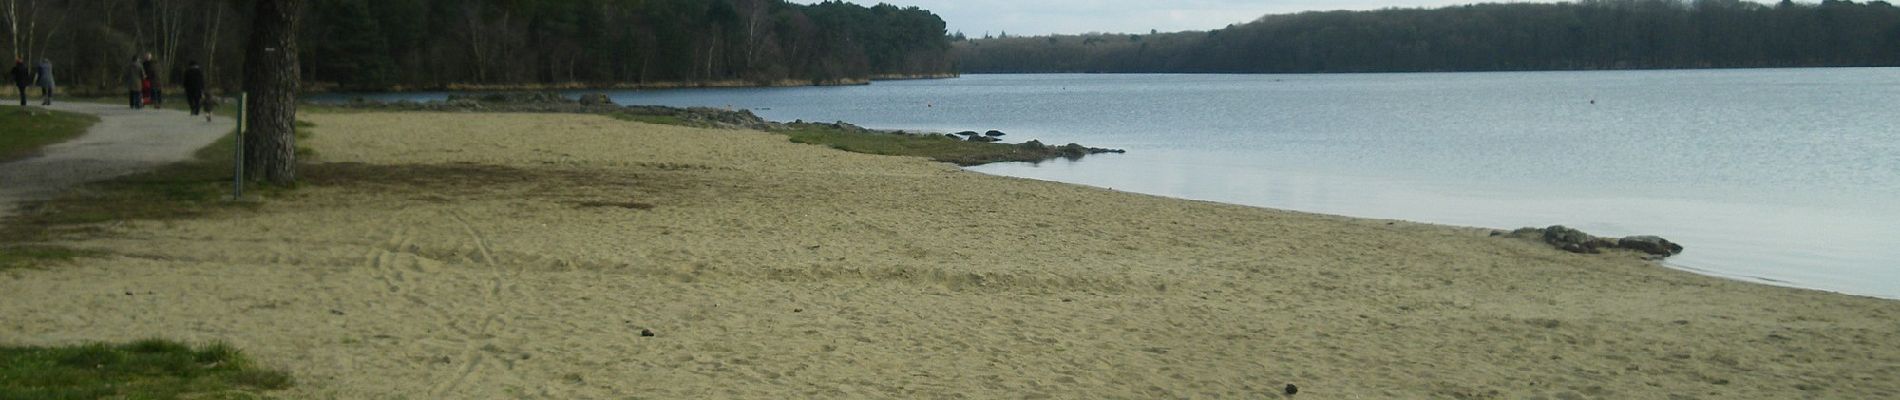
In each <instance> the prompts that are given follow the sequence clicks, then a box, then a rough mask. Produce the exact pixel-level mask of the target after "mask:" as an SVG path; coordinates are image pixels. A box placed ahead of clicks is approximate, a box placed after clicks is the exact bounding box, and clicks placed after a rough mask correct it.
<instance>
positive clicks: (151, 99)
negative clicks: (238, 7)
mask: <svg viewBox="0 0 1900 400" xmlns="http://www.w3.org/2000/svg"><path fill="white" fill-rule="evenodd" d="M9 72H10V73H9V74H8V76H9V77H11V78H12V79H13V85H14V87H15V88H18V89H19V93H20V106H22V107H24V106H26V104H27V103H26V89H27V87H29V86H38V87H39V88H40V105H43V106H50V105H53V86H54V85H53V61H52V60H49V59H44V58H42V59H40V63H39V65H36V66H33V67H30V68H29V67H28V66H27V64H26V61H25V60H22V59H20V58H19V57H14V58H13V70H12V71H9ZM158 77H159V74H158V63H157V62H154V61H153V60H152V53H145V54H144V55H143V56H141V57H135V58H133V59H132V65H130V66H127V67H126V69H125V87H126V93H127V94H128V95H129V98H130V99H131V106H132V109H134V110H136V109H142V108H145V106H146V105H147V104H149V105H151V106H152V107H153V108H160V107H161V106H162V103H163V101H164V91H163V90H162V89H161V87H162V86H161V85H160V84H159V81H158ZM184 86H185V102H186V103H189V104H190V105H191V115H199V113H201V112H204V111H205V108H206V107H205V106H206V103H205V72H204V68H203V67H201V66H199V65H198V62H197V61H192V62H191V64H190V66H189V67H186V68H185V82H184Z"/></svg>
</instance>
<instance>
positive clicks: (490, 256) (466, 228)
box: [449, 211, 495, 265]
mask: <svg viewBox="0 0 1900 400" xmlns="http://www.w3.org/2000/svg"><path fill="white" fill-rule="evenodd" d="M449 216H450V217H454V218H455V222H456V223H460V224H462V232H464V233H468V236H469V237H470V238H473V239H475V250H477V251H480V252H481V254H482V263H483V264H488V265H495V254H494V252H492V251H489V249H488V238H487V237H485V236H482V233H481V232H480V231H476V230H475V225H473V224H469V223H468V218H463V217H462V214H461V213H459V212H454V211H450V212H449Z"/></svg>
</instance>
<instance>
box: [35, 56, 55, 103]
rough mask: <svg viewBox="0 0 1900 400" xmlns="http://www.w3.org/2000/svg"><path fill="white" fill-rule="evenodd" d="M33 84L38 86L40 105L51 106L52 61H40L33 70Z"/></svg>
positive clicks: (43, 59)
mask: <svg viewBox="0 0 1900 400" xmlns="http://www.w3.org/2000/svg"><path fill="white" fill-rule="evenodd" d="M33 83H36V84H38V85H39V86H40V105H42V106H50V105H53V60H51V59H45V58H42V59H40V65H39V67H38V68H34V69H33Z"/></svg>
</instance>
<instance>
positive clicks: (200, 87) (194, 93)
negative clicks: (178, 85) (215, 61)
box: [125, 53, 205, 115]
mask: <svg viewBox="0 0 1900 400" xmlns="http://www.w3.org/2000/svg"><path fill="white" fill-rule="evenodd" d="M158 76H159V75H158V66H157V63H155V62H153V61H152V53H145V56H144V57H142V58H133V59H132V65H128V66H126V68H125V88H126V93H127V94H128V98H129V99H130V100H131V103H132V104H131V105H132V109H135V110H136V109H141V108H144V107H145V105H146V104H150V105H152V107H154V108H160V107H163V106H162V104H163V103H164V99H165V92H164V90H162V89H161V88H162V87H163V85H161V84H160V83H159V81H158ZM184 83H185V85H184V86H185V102H186V103H188V104H189V105H190V106H191V115H198V114H199V113H201V112H203V111H204V108H205V101H204V100H205V71H204V67H202V66H200V65H198V62H197V61H192V62H191V64H190V66H188V67H186V68H185V82H184Z"/></svg>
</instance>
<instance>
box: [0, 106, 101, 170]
mask: <svg viewBox="0 0 1900 400" xmlns="http://www.w3.org/2000/svg"><path fill="white" fill-rule="evenodd" d="M98 122H99V117H94V116H91V115H86V114H77V113H69V112H64V111H53V110H47V109H41V108H27V107H7V108H0V126H4V127H7V134H5V135H0V162H7V161H13V160H18V159H22V158H27V157H31V156H33V155H34V154H38V153H39V150H40V148H41V147H46V146H47V145H50V144H54V143H59V142H64V141H67V140H72V139H73V138H76V137H79V135H81V134H84V133H86V128H87V127H91V126H92V124H95V123H98Z"/></svg>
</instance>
